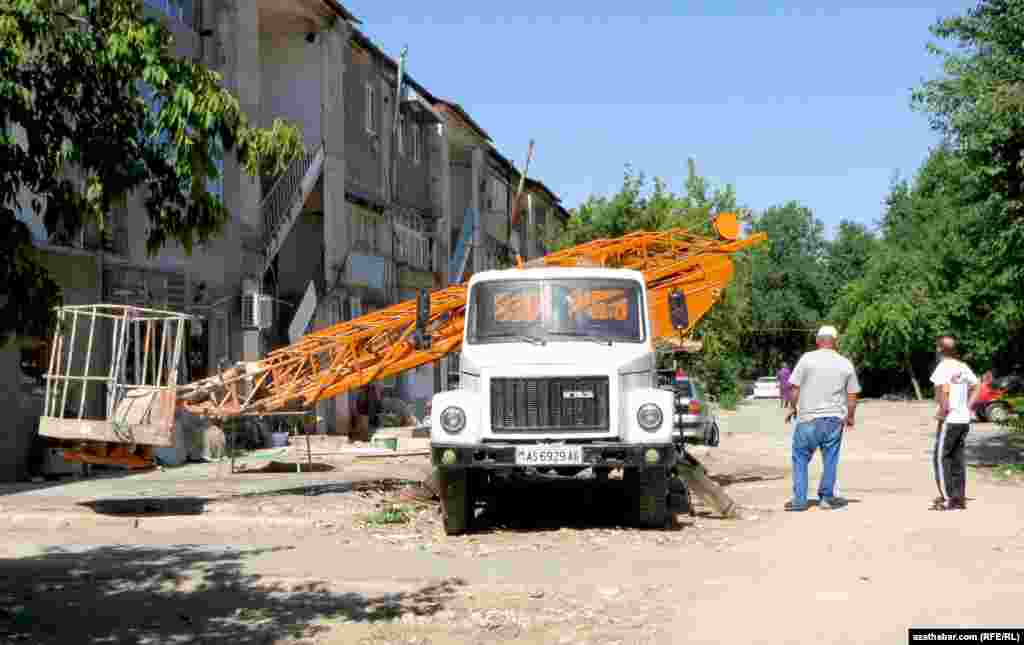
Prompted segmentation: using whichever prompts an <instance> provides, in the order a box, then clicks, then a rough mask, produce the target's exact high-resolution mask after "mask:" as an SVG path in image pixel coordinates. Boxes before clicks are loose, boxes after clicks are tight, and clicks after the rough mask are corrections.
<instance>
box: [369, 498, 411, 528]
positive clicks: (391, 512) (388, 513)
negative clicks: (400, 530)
mask: <svg viewBox="0 0 1024 645" xmlns="http://www.w3.org/2000/svg"><path fill="white" fill-rule="evenodd" d="M408 521H409V510H408V509H407V508H405V507H404V506H398V505H395V504H389V503H386V504H384V506H383V508H381V510H379V511H377V512H375V513H372V514H370V515H368V516H367V517H366V523H367V524H406V523H407V522H408Z"/></svg>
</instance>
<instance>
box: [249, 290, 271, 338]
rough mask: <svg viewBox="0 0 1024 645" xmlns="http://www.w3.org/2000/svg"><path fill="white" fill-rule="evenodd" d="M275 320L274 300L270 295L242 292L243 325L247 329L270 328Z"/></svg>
mask: <svg viewBox="0 0 1024 645" xmlns="http://www.w3.org/2000/svg"><path fill="white" fill-rule="evenodd" d="M273 322H274V302H273V299H272V298H271V297H270V296H267V295H264V294H261V293H246V294H242V327H243V328H245V329H259V330H261V331H262V330H264V329H270V325H271V324H273Z"/></svg>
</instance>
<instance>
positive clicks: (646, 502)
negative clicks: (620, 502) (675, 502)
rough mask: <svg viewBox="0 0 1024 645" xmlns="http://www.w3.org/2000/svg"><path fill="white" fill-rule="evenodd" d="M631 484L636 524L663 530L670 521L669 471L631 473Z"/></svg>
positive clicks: (638, 470)
mask: <svg viewBox="0 0 1024 645" xmlns="http://www.w3.org/2000/svg"><path fill="white" fill-rule="evenodd" d="M630 470H633V469H630ZM629 484H630V489H631V490H630V492H631V493H632V494H631V495H630V498H631V502H632V504H631V506H632V508H631V511H632V514H633V516H634V523H635V524H637V525H638V526H641V527H644V528H653V529H660V528H663V527H664V526H665V522H666V521H667V520H668V472H667V470H666V469H665V468H645V469H643V470H640V469H636V470H634V471H633V472H631V473H629Z"/></svg>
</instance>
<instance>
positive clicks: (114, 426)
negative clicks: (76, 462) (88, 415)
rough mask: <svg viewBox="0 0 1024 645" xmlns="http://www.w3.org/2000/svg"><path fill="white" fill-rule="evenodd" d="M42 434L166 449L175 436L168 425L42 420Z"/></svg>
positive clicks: (45, 418) (85, 420)
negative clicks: (163, 447)
mask: <svg viewBox="0 0 1024 645" xmlns="http://www.w3.org/2000/svg"><path fill="white" fill-rule="evenodd" d="M39 434H40V435H42V436H44V437H52V438H54V439H69V440H72V441H109V442H113V443H135V444H145V445H151V446H165V447H169V446H172V445H174V435H173V434H172V433H171V432H170V431H169V429H168V428H167V427H166V426H161V425H152V424H127V423H113V422H110V421H93V420H90V419H57V418H55V417H40V418H39Z"/></svg>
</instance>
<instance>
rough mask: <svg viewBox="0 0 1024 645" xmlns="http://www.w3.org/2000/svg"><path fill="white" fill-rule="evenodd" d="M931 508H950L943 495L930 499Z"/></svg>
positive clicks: (943, 509)
mask: <svg viewBox="0 0 1024 645" xmlns="http://www.w3.org/2000/svg"><path fill="white" fill-rule="evenodd" d="M930 508H931V510H933V511H948V510H950V508H952V507H951V506H950V505H949V503H947V502H946V499H945V498H944V497H936V498H935V499H933V500H932V505H931V507H930Z"/></svg>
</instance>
